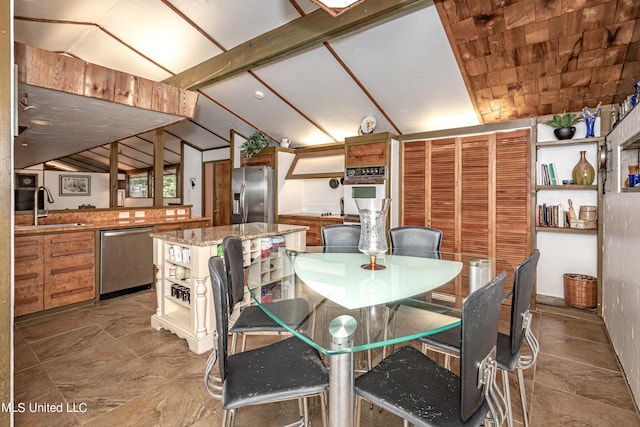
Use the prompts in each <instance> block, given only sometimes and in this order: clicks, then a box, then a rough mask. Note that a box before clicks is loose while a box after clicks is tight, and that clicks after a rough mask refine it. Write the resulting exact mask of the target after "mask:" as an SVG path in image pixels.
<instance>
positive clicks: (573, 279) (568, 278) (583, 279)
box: [564, 273, 598, 308]
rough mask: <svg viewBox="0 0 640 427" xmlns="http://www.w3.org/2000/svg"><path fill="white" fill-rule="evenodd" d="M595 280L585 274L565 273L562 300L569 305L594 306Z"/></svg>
mask: <svg viewBox="0 0 640 427" xmlns="http://www.w3.org/2000/svg"><path fill="white" fill-rule="evenodd" d="M597 280H598V279H596V278H595V277H593V276H587V275H585V274H575V273H565V275H564V300H565V302H566V303H567V305H568V306H569V307H576V308H596V296H597V295H596V294H597Z"/></svg>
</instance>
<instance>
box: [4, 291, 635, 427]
mask: <svg viewBox="0 0 640 427" xmlns="http://www.w3.org/2000/svg"><path fill="white" fill-rule="evenodd" d="M154 310H155V296H154V293H153V291H144V292H140V293H136V294H132V295H127V296H123V297H118V298H114V299H110V300H107V301H103V302H101V303H99V304H97V305H92V306H88V307H81V308H75V309H71V310H68V311H65V312H60V313H56V314H51V315H48V316H45V317H41V318H38V319H30V320H24V321H20V322H17V324H16V327H15V403H16V404H18V403H23V404H24V408H25V410H24V412H23V413H20V412H16V413H15V425H16V426H18V427H21V426H45V425H46V426H91V427H93V426H116V425H117V426H136V427H141V426H142V427H146V426H176V427H182V426H205V425H206V426H215V425H219V424H220V415H221V410H220V404H219V402H218V401H217V400H214V399H213V398H211V397H209V395H208V394H207V393H206V392H205V390H204V387H203V381H202V378H203V370H204V366H205V362H206V359H207V356H208V355H207V354H204V355H200V356H197V355H195V354H193V353H190V352H189V351H188V349H187V345H186V342H185V341H184V340H181V339H179V338H178V337H176V336H175V335H173V334H171V333H169V332H167V331H160V332H158V331H154V330H153V329H151V327H150V326H149V324H150V316H151V314H152V313H153V312H154ZM504 311H505V312H506V310H504ZM534 319H535V322H534V332H535V334H536V336H537V337H538V339H539V341H540V346H541V353H540V356H539V359H538V362H537V364H536V366H534V367H533V368H531V369H529V370H528V371H525V382H526V387H527V392H528V396H529V406H530V411H531V425H532V426H534V427H535V426H556V425H563V426H564V425H569V426H615V427H622V426H640V417H639V416H638V413H637V411H636V408H635V407H634V403H633V400H632V399H631V396H630V393H629V391H628V388H627V385H626V382H625V380H624V378H623V376H622V374H621V372H620V369H619V366H618V363H617V360H616V357H615V354H614V352H613V350H612V348H611V346H610V344H609V342H608V339H607V335H606V333H605V329H604V327H603V325H602V324H601V323H598V322H593V321H586V320H578V319H574V318H570V317H564V316H559V315H556V314H549V313H546V312H536V313H535V315H534ZM502 327H506V328H508V323H507V320H506V317H505V320H504V321H503V325H502ZM252 340H253V341H252ZM260 340H262V341H264V338H250V339H249V345H251V344H252V343H253V345H260V344H261V343H260V342H259V341H260ZM511 387H512V390H513V391H512V395H513V396H515V399H514V400H515V401H516V402H518V401H519V400H518V397H517V396H518V394H517V388H516V383H515V379H514V378H512V384H511ZM36 404H40V405H41V406H40V407H36V406H34V405H36ZM47 404H48V405H49V406H48V407H45V405H47ZM60 404H62V405H63V406H62V409H63V411H62V412H53V410H55V409H58V408H60V406H58V405H60ZM312 407H313V408H315V412H314V418H313V425H315V426H320V425H321V418H320V414H319V411H318V407H319V404H317V403H316V404H315V405H312ZM74 408H75V411H76V412H72V411H73V410H74ZM515 412H516V414H515V415H516V421H519V420H520V421H521V412H520V409H519V408H516V409H515ZM296 418H297V404H296V403H295V402H288V403H278V404H271V405H261V406H257V407H253V408H245V409H241V410H240V411H239V412H238V416H237V419H236V426H239V427H240V426H256V425H260V426H263V427H268V426H281V425H285V424H288V423H291V422H293V421H295V420H296ZM362 425H363V426H384V427H390V426H395V425H397V426H401V425H402V421H401V420H400V419H399V418H396V417H395V416H393V415H390V414H388V413H386V412H382V413H381V412H379V411H378V410H370V409H369V408H368V406H367V405H364V409H363V411H362ZM516 425H521V423H518V422H516Z"/></svg>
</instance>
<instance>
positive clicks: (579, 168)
mask: <svg viewBox="0 0 640 427" xmlns="http://www.w3.org/2000/svg"><path fill="white" fill-rule="evenodd" d="M586 154H587V152H586V151H580V160H579V161H578V163H576V165H575V166H574V167H573V172H572V174H571V175H572V177H573V183H574V184H576V185H591V184H593V180H594V179H595V177H596V172H595V170H594V169H593V166H591V163H589V161H588V160H587V158H586Z"/></svg>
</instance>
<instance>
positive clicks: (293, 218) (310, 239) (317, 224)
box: [280, 215, 343, 246]
mask: <svg viewBox="0 0 640 427" xmlns="http://www.w3.org/2000/svg"><path fill="white" fill-rule="evenodd" d="M280 223H281V224H289V225H304V226H307V227H309V229H308V230H307V246H322V227H324V226H325V225H333V224H342V223H343V220H342V219H338V218H330V217H322V216H321V217H315V216H305V215H280Z"/></svg>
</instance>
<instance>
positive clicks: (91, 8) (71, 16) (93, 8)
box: [14, 0, 122, 22]
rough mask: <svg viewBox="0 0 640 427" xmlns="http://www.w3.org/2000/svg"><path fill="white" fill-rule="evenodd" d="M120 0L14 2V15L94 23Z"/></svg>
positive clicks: (25, 0) (30, 0) (32, 0)
mask: <svg viewBox="0 0 640 427" xmlns="http://www.w3.org/2000/svg"><path fill="white" fill-rule="evenodd" d="M120 1H122V0H82V1H78V0H46V1H42V0H40V1H34V0H24V1H19V0H18V1H15V3H14V4H15V6H14V15H15V16H22V17H29V18H38V19H54V20H60V21H73V22H96V21H97V20H98V18H99V17H100V16H101V15H102V14H103V13H105V12H106V11H108V10H109V9H112V8H113V7H114V6H115V5H116V4H117V3H118V2H120Z"/></svg>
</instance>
